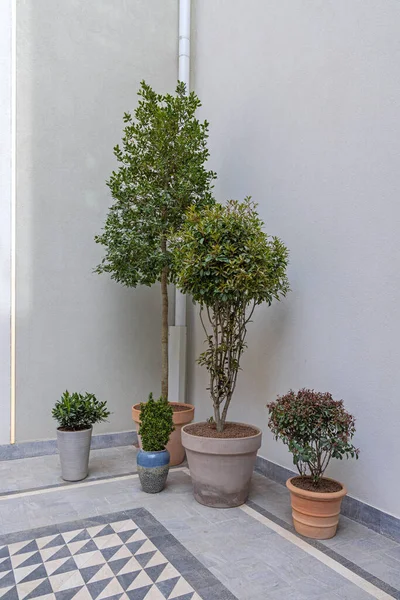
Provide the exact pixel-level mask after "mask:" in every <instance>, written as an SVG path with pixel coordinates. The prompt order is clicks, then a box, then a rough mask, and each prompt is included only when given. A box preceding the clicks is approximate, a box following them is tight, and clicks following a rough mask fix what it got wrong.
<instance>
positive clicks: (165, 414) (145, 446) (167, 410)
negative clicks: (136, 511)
mask: <svg viewBox="0 0 400 600" xmlns="http://www.w3.org/2000/svg"><path fill="white" fill-rule="evenodd" d="M172 418H173V410H172V406H171V405H170V404H169V403H168V400H167V399H166V398H159V399H158V400H154V398H153V394H150V396H149V399H148V401H147V402H142V403H141V404H140V429H139V435H140V436H141V438H142V449H141V450H139V452H138V455H137V459H136V461H137V468H138V473H139V479H140V483H141V485H142V489H143V491H144V492H147V493H148V494H156V493H157V492H161V491H162V490H163V489H164V486H165V482H166V481H167V477H168V471H169V462H170V455H169V452H168V450H167V449H166V445H167V444H168V440H169V436H170V435H171V433H172V432H173V431H174V425H173V422H172Z"/></svg>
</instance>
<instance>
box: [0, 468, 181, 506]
mask: <svg viewBox="0 0 400 600" xmlns="http://www.w3.org/2000/svg"><path fill="white" fill-rule="evenodd" d="M185 465H186V463H185V462H183V463H182V464H180V465H177V466H175V467H170V471H174V470H175V469H178V468H182V467H184V466H185ZM137 474H138V473H137V471H128V472H126V473H113V474H112V475H99V476H93V477H91V476H90V475H89V477H86V479H82V480H81V481H70V482H69V481H60V482H58V483H52V484H50V485H43V486H39V487H32V488H23V489H18V490H10V491H9V492H0V498H3V497H7V498H12V496H19V495H21V494H29V492H39V491H43V492H45V491H46V490H52V489H54V488H69V487H71V486H73V487H76V486H77V485H85V484H86V483H91V482H92V481H107V480H112V479H118V478H120V477H131V476H132V475H137Z"/></svg>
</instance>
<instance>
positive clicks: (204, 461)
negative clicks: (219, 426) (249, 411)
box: [182, 423, 261, 508]
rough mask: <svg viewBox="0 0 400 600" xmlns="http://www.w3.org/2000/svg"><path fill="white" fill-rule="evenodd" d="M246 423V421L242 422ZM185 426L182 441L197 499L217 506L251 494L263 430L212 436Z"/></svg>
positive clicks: (235, 502) (237, 501) (227, 505)
mask: <svg viewBox="0 0 400 600" xmlns="http://www.w3.org/2000/svg"><path fill="white" fill-rule="evenodd" d="M241 425H244V423H241ZM186 427H188V425H185V427H183V429H182V444H183V447H184V448H185V450H186V456H187V460H188V465H189V469H190V475H191V478H192V483H193V494H194V497H195V499H196V500H197V502H199V503H200V504H205V506H212V507H214V508H231V507H233V506H240V505H241V504H244V503H245V502H246V500H247V496H248V495H249V488H250V482H251V477H252V475H253V469H254V465H255V462H256V458H257V450H258V449H259V447H260V446H261V430H260V429H258V428H257V427H254V429H255V430H256V431H257V433H256V435H253V436H251V437H245V438H209V437H200V436H197V435H192V434H190V433H188V432H187V431H186Z"/></svg>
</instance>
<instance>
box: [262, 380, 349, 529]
mask: <svg viewBox="0 0 400 600" xmlns="http://www.w3.org/2000/svg"><path fill="white" fill-rule="evenodd" d="M267 407H268V410H269V422H268V426H269V428H270V429H271V431H272V433H273V434H274V435H275V437H276V439H278V438H279V439H281V440H282V441H283V443H284V444H286V445H287V446H288V448H289V451H290V452H291V453H292V454H293V463H294V464H295V465H296V467H297V470H298V471H299V476H297V477H291V478H290V479H289V480H288V481H287V482H286V485H287V487H288V489H289V491H290V496H291V502H292V516H293V524H294V527H295V529H296V531H297V532H298V533H300V534H301V535H304V536H306V537H309V538H314V539H319V540H325V539H329V538H331V537H333V536H334V535H335V533H336V529H337V525H338V522H339V513H340V506H341V503H342V499H343V498H344V496H345V495H346V493H347V491H346V488H345V486H344V485H343V484H342V483H339V482H338V481H335V480H333V479H329V478H327V477H324V473H325V470H326V468H327V466H328V464H329V461H330V460H331V458H338V459H340V460H341V459H343V458H344V457H346V458H349V457H350V456H351V457H355V458H358V453H359V450H358V449H357V448H355V447H354V446H353V444H351V439H352V438H353V436H354V433H355V419H354V417H353V416H352V415H350V414H349V413H348V412H347V411H346V410H345V409H344V406H343V401H342V400H334V399H333V398H332V395H331V394H329V393H327V392H326V393H320V392H315V391H314V390H308V389H302V390H300V391H299V392H297V393H295V392H294V391H292V390H291V391H290V392H288V393H287V394H286V395H285V396H280V397H278V399H277V400H276V401H275V402H271V403H270V404H268V405H267Z"/></svg>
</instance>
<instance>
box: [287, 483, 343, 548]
mask: <svg viewBox="0 0 400 600" xmlns="http://www.w3.org/2000/svg"><path fill="white" fill-rule="evenodd" d="M292 479H294V477H291V478H290V479H288V480H287V482H286V487H287V488H288V490H289V491H290V498H291V503H292V517H293V525H294V528H295V529H296V531H297V533H300V535H303V536H304V537H309V538H313V539H314V540H328V539H330V538H332V537H334V536H335V534H336V530H337V526H338V523H339V515H340V506H341V504H342V500H343V498H344V497H345V495H346V494H347V490H346V488H345V487H344V485H343V484H342V483H340V482H339V481H337V482H336V483H338V484H339V485H341V486H342V489H341V490H339V491H338V492H312V491H309V490H302V489H301V488H299V487H296V486H295V485H293V483H292ZM325 479H329V478H328V477H325ZM330 481H335V480H334V479H331V480H330Z"/></svg>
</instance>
